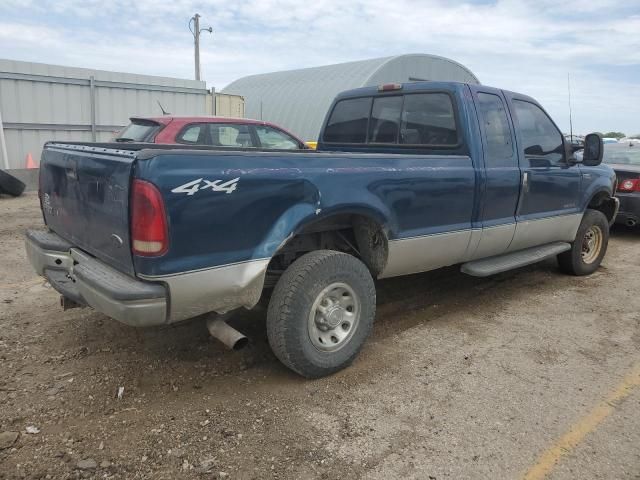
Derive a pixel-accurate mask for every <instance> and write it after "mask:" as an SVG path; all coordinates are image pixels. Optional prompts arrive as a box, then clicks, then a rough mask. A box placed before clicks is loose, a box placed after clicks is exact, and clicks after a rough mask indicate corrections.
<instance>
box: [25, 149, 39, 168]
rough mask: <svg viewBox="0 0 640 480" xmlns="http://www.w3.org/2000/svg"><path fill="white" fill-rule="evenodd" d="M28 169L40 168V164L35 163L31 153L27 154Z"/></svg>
mask: <svg viewBox="0 0 640 480" xmlns="http://www.w3.org/2000/svg"><path fill="white" fill-rule="evenodd" d="M27 168H38V164H37V163H36V162H34V161H33V157H32V156H31V154H30V153H27Z"/></svg>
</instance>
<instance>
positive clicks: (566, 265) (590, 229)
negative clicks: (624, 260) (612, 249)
mask: <svg viewBox="0 0 640 480" xmlns="http://www.w3.org/2000/svg"><path fill="white" fill-rule="evenodd" d="M608 243H609V222H608V221H607V217H605V215H604V214H603V213H602V212H600V211H598V210H587V211H586V213H585V214H584V217H582V222H581V223H580V227H579V228H578V232H577V233H576V238H575V240H574V242H573V245H572V246H571V250H568V251H566V252H563V253H561V254H560V255H558V263H559V265H560V269H561V270H562V271H563V272H565V273H568V274H570V275H589V274H591V273H593V272H595V271H596V270H597V269H598V267H599V266H600V264H601V263H602V259H603V258H604V255H605V253H607V245H608Z"/></svg>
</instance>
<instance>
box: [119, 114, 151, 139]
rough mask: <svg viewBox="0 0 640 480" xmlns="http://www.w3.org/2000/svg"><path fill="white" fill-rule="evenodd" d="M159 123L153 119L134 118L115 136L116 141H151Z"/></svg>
mask: <svg viewBox="0 0 640 480" xmlns="http://www.w3.org/2000/svg"><path fill="white" fill-rule="evenodd" d="M160 128H161V125H160V124H159V123H158V122H154V121H153V120H145V119H139V118H135V119H132V120H131V123H130V124H129V125H127V126H126V127H125V129H124V130H122V131H121V132H120V133H119V134H118V136H117V137H116V138H115V140H116V142H152V141H153V137H154V136H155V134H156V133H157V132H158V131H159V130H160Z"/></svg>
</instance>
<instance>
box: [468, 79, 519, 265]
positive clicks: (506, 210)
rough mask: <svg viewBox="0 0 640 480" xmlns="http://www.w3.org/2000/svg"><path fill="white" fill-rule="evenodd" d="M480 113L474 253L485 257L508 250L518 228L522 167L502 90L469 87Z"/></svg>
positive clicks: (476, 255) (477, 110)
mask: <svg viewBox="0 0 640 480" xmlns="http://www.w3.org/2000/svg"><path fill="white" fill-rule="evenodd" d="M470 88H471V92H472V95H473V100H474V103H475V106H476V112H477V114H478V120H479V124H480V133H481V136H482V151H483V158H484V182H483V183H484V188H483V190H482V194H481V195H482V197H481V198H482V200H481V205H482V208H481V211H480V221H481V224H482V234H481V237H480V242H479V244H478V247H477V249H476V251H475V254H474V255H473V257H474V258H484V257H490V256H493V255H499V254H501V253H503V252H505V251H506V250H507V249H508V247H509V245H510V244H511V241H512V239H513V235H514V234H515V231H516V208H517V206H518V199H519V197H520V177H521V173H520V166H519V165H518V153H517V151H516V145H515V136H514V129H513V124H512V121H511V118H510V115H509V112H508V110H507V107H506V101H505V98H504V96H503V93H502V92H501V91H500V90H495V89H487V88H483V87H477V86H470Z"/></svg>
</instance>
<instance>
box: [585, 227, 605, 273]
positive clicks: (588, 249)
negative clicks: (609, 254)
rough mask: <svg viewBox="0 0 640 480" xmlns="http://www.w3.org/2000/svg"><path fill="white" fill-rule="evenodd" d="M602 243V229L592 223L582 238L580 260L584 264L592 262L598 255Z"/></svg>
mask: <svg viewBox="0 0 640 480" xmlns="http://www.w3.org/2000/svg"><path fill="white" fill-rule="evenodd" d="M602 243H603V234H602V229H601V228H600V227H599V226H598V225H592V226H591V227H590V228H589V229H588V230H587V231H586V232H585V233H584V237H583V239H582V252H581V254H582V261H583V262H584V263H586V264H590V263H593V262H594V261H595V260H596V258H598V256H599V255H600V250H601V249H602Z"/></svg>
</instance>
